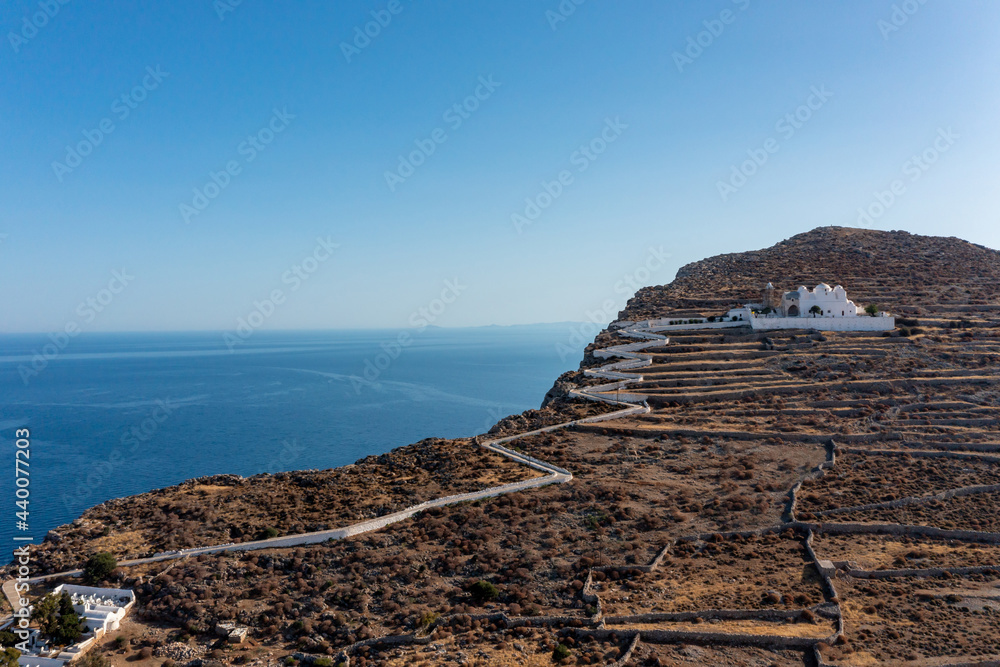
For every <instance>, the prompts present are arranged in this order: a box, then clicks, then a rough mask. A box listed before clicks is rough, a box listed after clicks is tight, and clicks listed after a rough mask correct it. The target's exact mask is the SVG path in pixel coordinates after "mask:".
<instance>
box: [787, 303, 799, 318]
mask: <svg viewBox="0 0 1000 667" xmlns="http://www.w3.org/2000/svg"><path fill="white" fill-rule="evenodd" d="M788 316H789V317H798V316H799V307H798V306H789V307H788Z"/></svg>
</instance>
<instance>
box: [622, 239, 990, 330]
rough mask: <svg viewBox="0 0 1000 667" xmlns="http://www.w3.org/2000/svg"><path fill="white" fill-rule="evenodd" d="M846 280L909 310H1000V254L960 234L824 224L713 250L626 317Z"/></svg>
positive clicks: (877, 299)
mask: <svg viewBox="0 0 1000 667" xmlns="http://www.w3.org/2000/svg"><path fill="white" fill-rule="evenodd" d="M768 282H773V283H774V286H775V287H776V288H777V289H779V290H780V289H785V290H792V289H795V288H796V287H798V286H799V285H806V286H808V287H812V286H814V285H816V284H818V283H821V282H825V283H827V284H830V285H837V284H840V285H843V286H844V287H845V288H846V289H847V293H848V296H849V297H850V298H851V299H853V300H854V301H855V302H857V303H866V304H867V303H875V304H878V305H880V306H881V307H882V308H883V309H886V310H891V311H895V312H897V313H903V314H917V315H922V314H933V313H935V312H939V313H940V312H946V311H947V312H952V313H977V312H993V313H996V312H997V308H998V307H997V295H998V290H1000V253H997V251H995V250H991V249H989V248H984V247H982V246H978V245H975V244H972V243H969V242H967V241H962V240H961V239H956V238H953V237H952V238H945V237H938V236H918V235H915V234H910V233H908V232H901V231H893V232H882V231H875V230H866V229H853V228H847V227H819V228H817V229H814V230H813V231H811V232H806V233H804V234H798V235H796V236H793V237H792V238H790V239H788V240H786V241H782V242H781V243H778V244H776V245H774V246H773V247H771V248H766V249H764V250H754V251H751V252H741V253H733V254H728V255H717V256H715V257H709V258H708V259H703V260H701V261H698V262H694V263H692V264H688V265H686V266H684V267H682V268H681V269H680V270H679V271H678V272H677V277H676V279H675V280H674V281H673V282H671V283H670V284H669V285H662V286H654V287H645V288H643V289H640V290H639V291H638V292H637V293H636V295H635V296H634V297H633V298H632V299H631V300H630V301H629V303H628V305H627V306H626V308H625V309H624V310H623V311H622V312H621V313H620V315H619V319H628V320H642V319H650V318H654V317H661V316H662V314H663V313H664V312H667V311H678V310H687V309H692V310H712V309H714V310H722V311H723V312H724V311H725V309H727V308H729V307H730V306H732V305H735V304H737V303H742V302H744V301H747V300H753V299H759V297H760V293H761V290H762V288H763V287H764V285H766V284H767V283H768Z"/></svg>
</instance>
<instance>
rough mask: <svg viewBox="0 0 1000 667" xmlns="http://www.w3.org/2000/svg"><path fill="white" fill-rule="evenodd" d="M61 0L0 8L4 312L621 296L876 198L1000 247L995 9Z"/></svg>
mask: <svg viewBox="0 0 1000 667" xmlns="http://www.w3.org/2000/svg"><path fill="white" fill-rule="evenodd" d="M578 1H579V0H578ZM63 2H64V3H65V4H62V3H60V0H46V1H45V2H42V3H41V4H40V3H39V2H38V0H34V1H31V2H23V1H20V0H17V1H11V2H6V3H4V8H3V10H2V16H0V18H2V21H0V27H2V30H3V33H4V38H3V40H2V43H0V89H2V90H3V92H4V94H3V95H2V96H0V130H2V136H0V139H2V150H0V331H8V332H22V331H43V332H47V331H54V330H59V329H62V328H64V326H65V325H66V324H67V323H68V322H77V323H78V324H79V325H80V327H81V328H82V329H84V330H87V331H102V330H110V331H114V330H125V331H128V330H192V329H208V330H229V329H233V328H234V327H236V326H237V323H238V322H239V320H240V319H241V318H243V319H244V320H245V319H247V318H248V317H249V315H250V314H251V313H253V312H255V311H257V312H260V313H261V315H260V316H259V317H258V321H259V322H261V324H260V326H262V327H264V328H272V329H296V328H347V327H390V328H397V327H406V326H409V325H410V324H412V322H413V321H414V318H415V317H421V316H420V315H417V314H418V313H420V309H421V308H423V309H424V310H425V313H426V312H428V311H427V309H429V308H431V309H432V311H430V312H432V315H433V321H432V323H434V324H439V325H444V326H466V325H483V324H514V323H531V322H544V321H582V320H586V319H588V317H593V318H600V317H601V315H602V313H604V314H607V318H606V320H610V319H612V318H613V315H614V313H613V312H610V311H612V310H615V311H616V310H617V309H618V308H620V307H622V306H623V305H624V303H625V299H626V298H627V296H628V294H629V293H630V292H631V285H633V284H635V283H637V282H645V283H665V282H668V281H669V280H671V279H672V278H673V275H674V272H675V271H676V269H677V268H679V267H680V266H681V265H683V264H685V263H687V262H690V261H694V260H697V259H700V258H702V257H704V256H707V255H711V254H716V253H720V252H733V251H740V250H748V249H753V248H759V247H764V246H767V245H770V244H772V243H774V242H776V241H779V240H781V239H783V238H786V237H788V236H791V235H793V234H796V233H799V232H802V231H806V230H808V229H812V228H813V227H816V226H820V225H831V224H835V225H847V226H853V225H857V224H858V223H859V209H862V210H866V211H868V212H869V213H870V217H869V218H868V219H863V218H862V219H861V222H862V224H867V225H871V226H873V227H875V228H878V229H906V230H909V231H912V232H915V233H923V234H940V235H955V236H960V237H964V238H967V239H969V240H972V241H975V242H978V243H982V244H984V245H988V246H991V247H1000V231H998V229H1000V225H998V224H997V223H998V221H1000V220H998V218H1000V215H998V213H1000V194H998V193H1000V188H998V187H997V182H998V178H997V177H998V171H1000V169H998V166H997V160H996V156H997V155H998V154H1000V127H998V124H997V122H996V118H997V116H998V109H1000V90H998V86H997V83H996V82H997V81H1000V57H998V56H1000V41H998V40H997V39H996V34H995V33H996V26H997V25H998V24H1000V5H998V4H997V3H991V2H987V1H985V0H983V1H978V2H974V1H962V2H943V1H942V0H926V2H924V3H921V2H919V0H910V1H909V2H896V3H893V2H887V1H871V0H866V1H863V2H862V1H853V0H846V1H842V2H836V3H803V2H792V1H778V2H768V3H764V2H763V1H761V0H738V1H731V0H713V1H711V2H699V3H679V2H669V3H668V2H638V1H635V2H630V1H622V2H614V3H610V2H597V0H589V1H584V2H582V3H581V4H579V5H577V4H575V3H573V2H572V0H567V1H566V2H563V3H562V5H560V3H559V2H557V1H556V0H532V1H521V0H505V1H504V2H476V3H469V2H454V1H452V2H437V3H426V4H422V3H417V2H415V1H414V0H396V1H394V2H389V1H382V0H378V1H369V0H364V1H358V2H340V3H331V2H319V1H304V2H296V3H274V2H264V1H263V0H242V2H240V3H239V4H235V2H234V0H218V1H217V2H213V1H212V0H197V1H195V0H189V1H187V2H182V3H155V4H154V3H140V2H130V1H127V0H120V1H117V2H114V3H85V2H82V1H81V0H63ZM223 3H225V4H223ZM229 3H232V4H229ZM560 7H562V9H563V10H564V14H566V15H564V14H560V13H559V12H560ZM569 8H572V9H573V11H572V13H570V12H569V11H566V10H568V9H569ZM46 10H47V11H48V14H44V12H45V11H46ZM230 10H231V11H230ZM373 12H374V14H373ZM379 19H381V21H382V23H383V24H384V25H378V24H377V23H371V22H372V21H377V20H379ZM390 19H391V20H390ZM563 19H565V20H563ZM366 29H367V30H368V32H369V33H371V34H373V35H374V36H373V37H359V34H360V35H363V34H364V31H365V30H366ZM355 40H357V41H355ZM366 40H367V41H366ZM699 42H700V43H701V44H700V45H699ZM345 45H346V46H345ZM352 45H353V46H352ZM151 72H152V73H153V74H151ZM484 82H485V83H484ZM477 94H478V98H477ZM123 96H124V98H123ZM456 104H457V105H459V109H458V110H456V109H455V105H456ZM810 105H811V106H810ZM788 114H791V119H790V120H788V119H786V116H788ZM796 114H798V119H796ZM783 119H786V120H784V121H783ZM782 123H784V124H782ZM102 128H104V130H107V129H109V128H110V129H111V130H112V131H111V132H110V133H107V132H104V131H102ZM99 136H100V140H99V141H97V138H98V137H99ZM435 138H436V140H435ZM421 146H422V147H423V148H421ZM430 147H433V152H431V150H430ZM76 148H80V150H79V151H77V150H76ZM581 148H583V149H585V150H582V151H581ZM69 149H72V151H70V150H69ZM414 151H418V152H417V153H413V152H414ZM71 152H73V153H88V154H86V155H80V156H79V158H75V157H73V155H72V154H70V153H71ZM925 154H926V155H925ZM922 155H925V158H921V157H920V156H922ZM401 156H402V159H403V160H404V162H406V163H407V164H404V165H403V167H402V168H400V160H401ZM912 156H918V160H919V161H918V162H913V161H911V158H912ZM765 157H766V160H765V159H764V158H765ZM251 158H252V159H251ZM411 158H412V159H411ZM755 158H756V160H757V162H758V163H759V164H757V163H753V162H752V161H753V160H754V159H755ZM931 158H933V160H931ZM747 160H751V162H750V163H747V164H744V163H745V162H746V161H747ZM925 160H926V161H925ZM415 163H419V164H416V166H414V165H415ZM409 167H412V173H410V170H409ZM227 169H229V170H230V173H227ZM741 169H742V170H743V173H742V178H741V174H740V173H739V172H740V170H741ZM734 170H735V171H736V172H737V173H736V174H735V175H734ZM387 173H390V174H392V173H395V176H394V177H389V178H387ZM748 173H749V175H747V174H748ZM213 174H214V176H215V183H223V184H225V187H218V186H217V185H216V184H215V183H213ZM560 180H562V182H560ZM389 181H391V182H389ZM894 181H895V182H896V183H895V189H896V193H895V194H892V190H893V188H894ZM206 189H207V193H206ZM882 193H890V194H891V199H892V201H891V203H890V194H882ZM208 194H211V195H214V196H213V197H211V198H210V197H208V196H207V195H208ZM553 194H555V195H556V196H553ZM199 197H203V199H200V198H199ZM879 199H881V200H882V201H881V203H880V202H879ZM526 200H529V201H527V202H526ZM532 205H534V206H537V209H533V208H532ZM199 206H201V207H202V208H203V210H199ZM185 207H190V208H185ZM871 214H874V215H871ZM516 216H521V217H516ZM334 246H336V247H335V249H334ZM665 254H667V255H669V257H667V258H664V257H663V255H665ZM296 267H298V269H296ZM123 270H124V274H123V276H120V277H119V278H115V277H114V273H113V272H115V271H118V272H119V274H121V273H122V271H123ZM122 278H124V280H122ZM446 281H451V282H450V284H451V286H452V287H451V288H449V287H448V285H447V284H446ZM456 285H457V286H458V288H457V289H455V286H456ZM449 289H451V291H450V292H449V291H448V290H449ZM276 291H277V292H278V293H279V294H280V299H275V301H274V302H271V303H272V305H273V307H272V306H269V305H268V302H269V301H270V300H271V297H272V296H275V294H276ZM88 299H91V300H92V302H91V305H90V306H84V307H83V308H81V304H86V303H88V302H87V300H88ZM94 303H96V304H97V305H96V306H94ZM91 311H93V313H91ZM605 311H608V312H606V313H605Z"/></svg>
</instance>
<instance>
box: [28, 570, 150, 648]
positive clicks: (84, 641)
mask: <svg viewBox="0 0 1000 667" xmlns="http://www.w3.org/2000/svg"><path fill="white" fill-rule="evenodd" d="M52 593H53V594H54V595H57V596H58V595H62V594H63V593H67V594H68V595H69V596H70V600H71V601H72V602H73V611H75V612H76V613H77V615H78V616H79V617H80V620H81V621H83V623H84V626H85V631H84V635H83V637H81V638H80V641H79V642H77V643H76V644H73V645H72V646H68V647H66V648H65V649H64V650H62V651H60V650H58V649H54V650H49V649H48V647H47V646H45V645H44V644H42V643H38V642H36V639H37V632H36V637H35V638H33V639H32V643H31V646H32V648H33V650H32V651H31V652H30V653H22V654H21V657H20V658H18V665H19V666H20V667H60V666H61V665H65V664H66V663H67V662H69V661H70V660H73V659H74V658H77V657H79V656H81V655H83V654H84V653H86V652H87V651H88V650H89V649H91V648H93V646H94V644H96V643H97V642H98V641H100V639H101V638H102V637H103V636H104V635H105V634H106V633H108V632H114V631H115V630H117V629H118V628H119V627H120V626H121V622H122V619H123V618H125V616H126V615H127V614H128V612H129V611H130V610H131V609H132V607H133V606H134V605H135V593H133V592H132V591H131V590H128V589H124V588H94V587H91V586H75V585H73V584H61V585H59V586H56V588H55V590H53V591H52Z"/></svg>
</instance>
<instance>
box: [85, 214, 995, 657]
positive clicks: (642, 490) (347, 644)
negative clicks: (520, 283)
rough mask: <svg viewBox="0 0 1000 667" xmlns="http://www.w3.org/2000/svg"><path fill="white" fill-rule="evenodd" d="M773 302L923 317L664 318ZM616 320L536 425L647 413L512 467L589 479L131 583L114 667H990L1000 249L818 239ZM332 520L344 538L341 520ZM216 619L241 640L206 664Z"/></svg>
mask: <svg viewBox="0 0 1000 667" xmlns="http://www.w3.org/2000/svg"><path fill="white" fill-rule="evenodd" d="M876 260H877V261H876ZM768 281H772V282H774V284H775V285H776V286H777V287H779V288H781V287H785V288H792V287H795V286H796V285H798V284H800V283H806V284H815V283H818V282H820V281H825V282H827V283H830V284H834V283H841V284H843V285H844V287H846V288H847V290H848V295H849V296H850V297H851V298H854V299H856V300H857V301H858V302H859V303H862V304H866V303H871V302H876V303H878V304H879V305H881V306H882V307H884V308H889V309H891V310H895V311H896V312H899V313H905V314H907V318H908V319H906V320H901V321H900V322H899V324H900V328H899V329H898V330H897V331H895V332H892V333H890V334H889V335H883V334H881V333H819V332H815V331H808V330H797V331H782V332H777V333H769V334H767V335H764V334H761V333H755V332H753V331H751V330H750V329H749V328H733V329H725V330H685V331H666V330H661V331H658V330H657V327H656V326H653V325H651V324H650V323H649V322H648V320H650V319H659V318H668V319H669V318H670V317H671V316H672V315H674V313H675V312H678V311H680V310H683V311H687V312H692V311H693V312H701V313H702V314H704V315H712V314H716V313H718V312H720V311H724V309H726V308H728V307H730V306H731V305H734V303H735V302H736V301H738V297H740V296H743V297H745V298H753V297H754V296H755V295H756V294H757V290H758V289H759V286H761V285H763V284H766V283H767V282H768ZM718 290H722V292H723V294H724V295H726V296H724V297H722V298H712V299H709V298H707V297H706V296H705V295H707V294H711V293H713V292H714V291H718ZM729 295H731V297H732V299H733V301H732V302H730V301H728V299H729V298H730V296H729ZM620 319H621V321H620V322H618V323H616V324H614V325H612V326H611V327H609V329H608V330H607V331H605V332H602V333H601V334H600V335H599V336H598V338H597V340H596V341H595V343H594V345H593V346H591V348H589V349H588V353H587V355H586V357H585V360H584V363H583V364H582V366H581V371H580V372H577V373H574V374H571V375H568V376H564V378H561V380H560V382H559V383H558V384H557V387H556V388H555V389H554V390H553V392H550V396H549V399H551V400H552V403H551V404H550V405H549V406H548V407H546V409H545V411H546V415H547V417H545V423H548V422H550V421H551V420H552V419H554V418H555V416H556V415H557V414H558V413H559V410H567V412H566V414H567V415H568V414H579V413H580V412H581V409H580V408H578V407H577V408H573V409H572V410H570V409H569V408H568V407H567V406H573V405H576V404H577V403H578V402H579V401H580V400H581V399H582V398H584V397H586V394H581V393H579V392H573V391H572V390H573V387H572V384H573V383H576V384H583V383H586V384H588V385H589V386H590V389H589V392H590V397H591V398H596V399H604V400H606V401H617V400H624V401H639V402H643V401H644V402H645V403H647V404H648V406H649V408H650V409H649V411H648V412H645V413H642V414H631V415H629V416H626V417H623V418H619V419H615V420H612V421H604V422H601V423H597V424H574V425H572V426H571V427H568V428H564V429H562V430H555V431H549V432H544V433H534V434H532V435H528V436H526V437H523V438H520V439H517V440H515V441H513V442H510V443H508V446H509V447H511V448H512V449H516V450H518V451H520V452H523V453H525V454H528V455H531V456H533V457H535V458H537V459H540V460H543V461H546V462H548V463H549V464H552V465H555V466H560V467H561V468H564V469H566V470H568V471H570V472H571V473H572V475H573V478H572V481H570V482H568V483H566V484H559V485H552V486H546V487H543V488H538V489H534V490H530V491H524V492H518V493H512V494H508V495H503V496H500V497H496V498H490V499H484V500H478V501H476V502H473V503H466V504H461V505H451V506H447V507H436V508H434V509H433V510H429V511H427V512H425V513H423V514H421V515H419V516H417V517H414V518H413V519H410V520H407V521H402V522H400V523H398V524H394V525H392V526H390V527H388V528H385V529H383V530H381V531H378V532H373V533H368V534H364V535H358V536H355V537H352V538H348V539H344V540H340V541H337V542H328V543H323V544H316V545H312V546H308V547H296V548H293V549H268V550H263V551H255V552H250V553H222V554H204V555H200V556H198V557H197V558H190V559H186V560H179V561H174V562H172V563H171V564H169V565H166V564H164V563H153V564H143V565H139V566H135V567H132V568H129V569H128V570H123V571H122V572H120V573H118V575H117V576H120V577H121V578H122V579H124V580H125V582H126V583H128V584H130V585H133V586H135V587H136V588H137V590H138V592H139V594H140V600H141V612H142V618H141V619H140V625H141V630H138V631H136V633H135V635H134V636H135V640H134V641H133V643H132V645H131V648H129V647H126V648H125V649H124V650H123V649H122V648H121V647H120V646H119V647H116V646H115V645H114V644H112V641H111V638H109V639H108V641H107V643H106V644H105V645H104V647H103V650H104V651H106V652H107V653H109V654H111V655H114V656H119V657H121V659H122V660H124V659H125V658H126V657H137V656H134V655H133V653H132V652H137V651H138V650H139V649H140V648H141V647H142V646H152V647H153V648H154V649H155V650H154V655H159V654H165V647H166V646H168V645H169V644H170V643H172V642H177V641H182V642H184V643H185V644H186V645H187V646H188V648H189V649H191V650H192V651H195V652H196V653H197V654H198V655H200V656H202V657H204V659H205V661H206V662H210V661H216V662H225V663H230V664H241V663H250V664H254V663H257V664H265V663H266V664H274V663H276V661H277V660H278V659H281V658H283V657H285V656H291V659H292V661H302V662H306V663H312V664H317V665H324V664H327V663H326V661H325V660H324V658H330V662H332V663H333V664H337V663H343V664H349V665H351V666H352V667H357V666H358V665H362V666H364V665H404V664H406V665H410V664H412V665H425V666H428V667H430V666H431V665H470V666H471V665H481V666H484V667H485V666H500V665H550V664H556V663H559V664H567V665H595V664H597V665H611V664H613V665H618V666H620V667H622V666H624V665H636V666H639V665H661V666H662V665H746V666H749V665H772V664H773V665H782V666H785V665H826V666H832V665H836V666H838V667H848V666H854V667H862V666H868V665H880V664H886V665H900V664H905V665H912V666H913V667H918V666H919V667H931V666H935V667H940V666H942V665H959V664H962V665H971V664H980V665H995V664H1000V524H998V521H997V518H996V517H997V516H998V514H1000V512H998V509H1000V420H998V419H997V406H998V405H1000V403H998V400H997V399H998V391H1000V385H998V379H1000V376H998V374H997V371H996V369H997V357H998V354H1000V326H998V325H1000V253H997V252H995V251H992V250H988V249H984V248H980V247H978V246H974V245H972V244H969V243H966V242H964V241H959V240H956V239H938V238H927V237H919V236H912V235H908V234H903V233H898V232H892V233H884V232H875V231H862V230H845V229H837V228H825V229H820V230H816V231H814V232H810V233H807V234H803V235H799V236H797V237H795V238H793V239H791V240H789V241H786V242H784V243H782V244H779V245H777V246H775V247H774V248H771V249H767V250H763V251H755V252H753V253H744V254H740V255H724V256H721V257H717V258H711V259H708V260H704V261H703V262H698V263H696V264H693V265H690V266H688V267H685V269H683V270H682V272H681V273H680V274H679V276H678V279H677V280H675V281H674V282H673V283H671V284H670V285H666V286H662V287H656V288H647V289H644V290H641V291H640V292H639V293H638V294H637V295H636V296H635V297H634V298H633V300H632V301H631V302H630V303H629V305H628V307H627V308H626V309H625V311H623V312H622V313H621V317H620ZM662 336H667V337H668V339H666V340H664V339H662ZM637 341H639V343H637ZM640 348H641V349H640ZM622 355H627V361H626V363H625V364H624V365H623V364H621V363H620V361H621V360H620V359H617V358H616V357H617V356H622ZM609 361H611V362H616V361H617V362H619V363H618V364H613V365H609ZM599 368H601V369H603V370H601V371H600V372H599V373H595V371H596V370H597V369H599ZM595 375H597V377H594V376H595ZM609 377H610V378H613V379H615V380H616V382H615V383H612V384H614V385H615V386H611V384H605V385H602V384H600V383H602V382H607V379H608V378H609ZM595 393H596V395H594V394H595ZM560 406H561V407H560ZM557 408H558V409H557ZM539 420H540V418H539V416H538V415H537V414H531V415H527V416H526V417H525V418H524V419H523V420H520V419H508V420H505V421H504V423H503V424H502V425H501V427H500V428H499V429H498V431H502V432H503V433H505V434H508V433H510V431H511V430H512V429H516V428H517V427H518V425H521V427H522V428H524V429H525V430H528V427H530V426H532V425H533V424H537V423H539ZM442 446H443V445H442ZM454 446H456V447H462V446H464V447H472V446H474V444H473V443H456V444H455V445H454ZM398 455H399V456H407V454H406V451H405V448H404V450H401V451H400V452H399V454H398ZM486 463H489V464H490V465H493V462H486ZM374 464H375V462H373V465H374ZM504 465H505V466H506V464H504ZM449 470H450V468H449ZM345 474H349V473H345ZM456 474H457V473H456ZM504 474H512V473H508V472H507V471H506V470H505V471H504ZM420 479H421V480H425V477H421V478H420ZM303 502H305V501H303ZM324 502H325V503H326V505H324V511H327V512H330V513H331V515H332V516H340V515H343V514H344V513H346V512H347V509H346V508H344V507H340V506H339V505H337V503H338V502H339V503H342V504H347V503H349V502H350V500H349V499H343V500H338V498H337V497H331V498H328V499H326V500H325V501H324ZM130 506H131V505H130ZM237 523H238V521H237ZM104 525H105V526H106V527H107V531H104V529H103V528H102V535H101V536H100V539H102V540H108V539H110V538H112V537H113V536H114V535H115V533H116V530H117V528H116V526H115V525H114V524H113V523H112V522H111V520H110V519H108V520H107V521H106V523H105V524H104ZM123 527H124V526H123ZM237 528H239V526H237ZM230 530H231V528H230ZM76 539H77V541H76V542H75V543H74V544H76V545H77V546H78V548H80V549H84V550H85V549H86V548H87V545H88V544H90V543H88V542H87V541H86V538H85V536H83V537H78V538H76ZM97 539H98V538H97V537H95V538H94V540H95V541H94V542H93V543H92V545H97V544H98V542H97V541H96V540H97ZM103 543H104V542H101V544H103ZM482 582H486V583H488V584H489V585H488V586H487V585H486V583H482ZM227 619H234V620H237V621H238V622H240V623H243V624H246V625H248V626H250V627H251V629H252V633H251V635H252V638H251V640H250V641H249V642H248V643H246V644H243V645H240V646H229V645H223V644H217V643H216V640H215V639H214V638H212V637H211V628H212V627H213V626H214V624H215V623H216V622H217V621H219V620H227ZM152 660H153V661H154V662H155V663H156V664H159V663H158V662H156V661H157V659H156V658H153V659H152ZM160 662H162V660H160Z"/></svg>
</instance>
